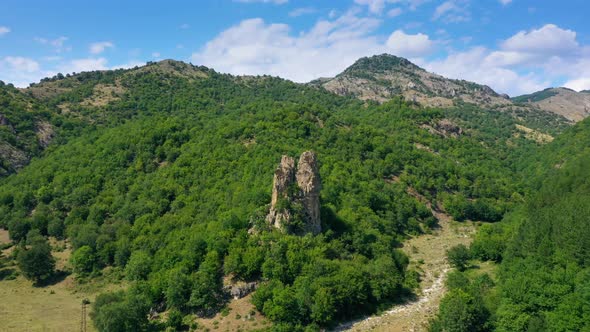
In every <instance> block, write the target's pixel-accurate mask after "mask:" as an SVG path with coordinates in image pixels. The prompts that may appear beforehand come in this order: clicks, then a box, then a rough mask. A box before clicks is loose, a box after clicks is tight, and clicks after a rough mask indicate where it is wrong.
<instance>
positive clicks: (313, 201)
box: [296, 151, 322, 234]
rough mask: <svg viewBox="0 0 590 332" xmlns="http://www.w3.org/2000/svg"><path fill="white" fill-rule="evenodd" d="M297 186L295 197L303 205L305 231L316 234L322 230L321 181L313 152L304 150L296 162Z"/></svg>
mask: <svg viewBox="0 0 590 332" xmlns="http://www.w3.org/2000/svg"><path fill="white" fill-rule="evenodd" d="M296 179H297V186H298V187H299V189H300V192H299V197H297V199H298V200H299V201H300V202H301V204H302V205H303V213H304V214H305V215H304V220H305V231H306V232H311V233H313V234H318V233H320V232H321V231H322V225H321V221H320V189H321V188H322V183H321V181H320V174H319V170H318V162H317V159H316V156H315V153H313V152H311V151H306V152H303V153H302V154H301V157H299V163H297V174H296Z"/></svg>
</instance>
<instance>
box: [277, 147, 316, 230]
mask: <svg viewBox="0 0 590 332" xmlns="http://www.w3.org/2000/svg"><path fill="white" fill-rule="evenodd" d="M321 187H322V185H321V180H320V175H319V171H318V163H317V157H316V155H315V153H313V152H312V151H306V152H304V153H302V154H301V156H300V158H299V162H298V163H297V168H296V167H295V160H294V159H293V158H291V157H289V156H283V157H282V158H281V162H280V163H279V166H278V167H277V169H276V170H275V174H274V178H273V187H272V197H271V204H270V211H269V213H268V215H267V216H266V220H267V222H268V223H269V224H270V225H271V226H273V227H275V228H278V229H280V230H281V231H283V232H295V233H297V232H303V233H312V234H318V233H320V232H321V231H322V226H321V219H320V190H321ZM298 221H302V224H300V225H299V224H297V222H298Z"/></svg>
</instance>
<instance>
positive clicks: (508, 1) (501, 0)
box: [499, 0, 512, 6]
mask: <svg viewBox="0 0 590 332" xmlns="http://www.w3.org/2000/svg"><path fill="white" fill-rule="evenodd" d="M499 1H500V3H501V4H502V5H504V6H506V5H507V4H509V3H511V2H512V0H499Z"/></svg>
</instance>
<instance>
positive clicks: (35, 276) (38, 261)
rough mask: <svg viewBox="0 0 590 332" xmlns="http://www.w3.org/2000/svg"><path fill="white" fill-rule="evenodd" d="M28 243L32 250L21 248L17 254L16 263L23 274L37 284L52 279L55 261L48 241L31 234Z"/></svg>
mask: <svg viewBox="0 0 590 332" xmlns="http://www.w3.org/2000/svg"><path fill="white" fill-rule="evenodd" d="M27 242H28V244H29V246H30V248H26V247H24V246H23V247H21V248H19V249H18V252H17V254H16V261H17V264H18V267H19V268H20V270H21V272H22V274H23V275H24V276H25V277H26V278H27V279H29V280H33V281H34V282H35V283H39V282H41V281H44V280H46V279H47V278H49V277H51V276H52V275H53V273H54V270H55V259H54V258H53V256H52V255H51V246H50V245H49V243H48V242H47V240H46V239H45V238H44V237H42V236H40V235H38V234H37V235H36V236H35V235H34V233H33V232H31V233H29V236H28V239H27Z"/></svg>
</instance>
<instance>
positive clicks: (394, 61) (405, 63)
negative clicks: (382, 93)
mask: <svg viewBox="0 0 590 332" xmlns="http://www.w3.org/2000/svg"><path fill="white" fill-rule="evenodd" d="M400 68H405V69H410V70H421V71H424V69H422V68H420V67H418V66H416V65H415V64H414V63H412V62H411V61H410V60H408V59H406V58H402V57H398V56H395V55H391V54H387V53H383V54H379V55H373V56H370V57H363V58H360V59H358V60H357V61H355V63H353V64H352V65H351V66H350V67H348V68H346V69H345V70H344V72H343V73H342V74H350V73H354V72H359V71H361V72H369V73H380V72H384V71H388V70H393V69H400Z"/></svg>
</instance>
